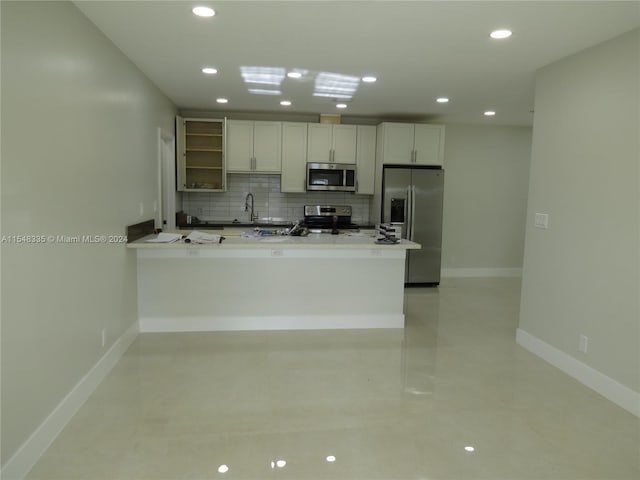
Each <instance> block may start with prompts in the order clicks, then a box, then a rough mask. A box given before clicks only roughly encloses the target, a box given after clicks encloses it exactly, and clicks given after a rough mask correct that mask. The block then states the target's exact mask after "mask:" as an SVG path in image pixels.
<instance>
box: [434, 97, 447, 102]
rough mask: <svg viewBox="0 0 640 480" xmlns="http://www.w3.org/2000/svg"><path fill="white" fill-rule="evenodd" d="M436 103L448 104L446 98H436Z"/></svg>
mask: <svg viewBox="0 0 640 480" xmlns="http://www.w3.org/2000/svg"><path fill="white" fill-rule="evenodd" d="M436 102H438V103H448V102H449V99H448V98H447V97H438V98H436Z"/></svg>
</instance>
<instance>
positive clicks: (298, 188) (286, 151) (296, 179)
mask: <svg viewBox="0 0 640 480" xmlns="http://www.w3.org/2000/svg"><path fill="white" fill-rule="evenodd" d="M306 176H307V124H306V123H293V122H285V123H283V124H282V175H281V176H280V191H281V192H287V193H304V192H305V191H306Z"/></svg>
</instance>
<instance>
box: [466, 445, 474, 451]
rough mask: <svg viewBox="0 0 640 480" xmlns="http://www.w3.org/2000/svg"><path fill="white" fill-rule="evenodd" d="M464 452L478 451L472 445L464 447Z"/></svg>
mask: <svg viewBox="0 0 640 480" xmlns="http://www.w3.org/2000/svg"><path fill="white" fill-rule="evenodd" d="M464 450H465V451H466V452H475V451H476V449H475V448H474V447H472V446H471V445H467V446H466V447H464Z"/></svg>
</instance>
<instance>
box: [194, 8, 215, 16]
mask: <svg viewBox="0 0 640 480" xmlns="http://www.w3.org/2000/svg"><path fill="white" fill-rule="evenodd" d="M191 11H192V12H193V14H194V15H197V16H199V17H213V16H214V15H215V14H216V11H215V10H214V9H213V8H209V7H193V9H192V10H191Z"/></svg>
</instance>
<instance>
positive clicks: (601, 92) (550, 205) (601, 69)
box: [520, 30, 640, 392]
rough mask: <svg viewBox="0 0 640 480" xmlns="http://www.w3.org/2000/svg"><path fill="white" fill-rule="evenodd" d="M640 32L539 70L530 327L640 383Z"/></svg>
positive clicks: (525, 290)
mask: <svg viewBox="0 0 640 480" xmlns="http://www.w3.org/2000/svg"><path fill="white" fill-rule="evenodd" d="M639 42H640V38H639V32H638V30H636V31H635V32H632V33H630V34H626V35H624V36H622V37H619V38H617V39H614V40H612V41H609V42H606V43H604V44H601V45H599V46H596V47H594V48H591V49H589V50H586V51H584V52H581V53H579V54H577V55H574V56H571V57H569V58H566V59H564V60H561V61H559V62H557V63H554V64H552V65H550V66H548V67H546V68H544V69H542V70H541V71H540V72H539V74H538V76H537V82H536V101H535V120H534V128H533V147H532V151H533V154H532V163H531V173H530V191H529V203H528V214H527V232H526V247H525V257H524V275H523V285H522V304H521V318H520V328H521V329H522V330H524V331H525V332H527V333H529V334H531V335H533V336H535V337H537V338H538V339H540V340H542V341H544V342H546V343H548V344H550V345H551V346H553V347H555V348H557V349H559V350H561V351H562V352H564V353H566V354H568V355H569V356H571V357H573V358H575V359H577V360H579V361H580V362H583V363H584V364H586V365H588V366H589V367H591V368H593V369H595V370H597V371H599V372H601V373H603V374H604V375H606V376H608V377H610V378H612V379H613V380H615V381H617V382H619V383H621V384H623V385H625V386H627V387H629V388H630V389H632V390H635V391H636V392H640V309H639V307H638V299H639V290H640V282H639V269H638V266H639V250H640V248H639V247H640V239H639V228H640V219H639V214H640V209H639V201H638V200H639V199H638V192H639V183H640V182H639V162H640V160H639V158H640V157H639V154H640V151H639V148H638V138H639V132H640V123H639V120H638V117H639V112H640V102H639V95H638V89H639V85H640V78H639V73H638V72H639V70H640V62H639ZM536 212H540V213H548V214H549V215H550V219H549V229H548V230H542V229H537V228H534V227H533V218H534V214H535V213H536ZM580 334H583V335H586V336H587V337H588V338H589V349H588V353H587V354H584V353H581V352H579V351H578V338H579V335H580Z"/></svg>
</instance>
